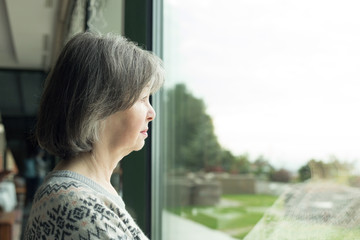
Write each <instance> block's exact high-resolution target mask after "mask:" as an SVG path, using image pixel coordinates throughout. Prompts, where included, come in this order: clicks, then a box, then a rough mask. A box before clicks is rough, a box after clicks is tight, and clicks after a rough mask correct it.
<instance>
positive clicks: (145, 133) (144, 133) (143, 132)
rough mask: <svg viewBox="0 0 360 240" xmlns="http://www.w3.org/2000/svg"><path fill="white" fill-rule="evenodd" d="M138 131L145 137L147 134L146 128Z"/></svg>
mask: <svg viewBox="0 0 360 240" xmlns="http://www.w3.org/2000/svg"><path fill="white" fill-rule="evenodd" d="M140 133H141V134H143V135H145V137H147V136H148V133H147V130H144V131H141V132H140Z"/></svg>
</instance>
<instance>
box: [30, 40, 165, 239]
mask: <svg viewBox="0 0 360 240" xmlns="http://www.w3.org/2000/svg"><path fill="white" fill-rule="evenodd" d="M162 83H163V68H162V64H161V60H159V58H157V57H156V56H154V55H153V54H151V53H150V52H147V51H145V50H142V49H140V48H139V47H138V46H136V45H135V44H134V43H132V42H130V41H128V40H126V39H124V38H122V37H120V36H115V35H106V36H102V35H98V34H94V33H81V34H78V35H76V36H75V37H73V38H72V39H71V40H70V41H69V42H68V43H67V44H66V46H65V47H64V49H63V50H62V52H61V53H60V55H59V58H58V60H57V62H56V65H55V66H54V68H53V70H52V71H51V73H50V74H49V76H48V78H47V80H46V82H45V89H44V92H43V95H42V98H41V102H40V110H39V116H38V123H37V128H36V138H37V140H38V142H39V144H40V146H41V147H42V148H44V149H45V150H47V151H48V152H50V153H52V154H54V155H56V156H58V157H59V158H60V159H61V161H60V162H59V164H58V165H57V166H56V167H55V169H54V170H53V171H52V172H51V173H49V175H48V176H47V177H46V179H45V181H44V183H43V185H42V186H41V187H40V188H39V189H38V191H37V193H36V195H35V198H34V202H33V205H32V209H31V213H30V216H29V219H28V222H27V226H26V230H25V235H24V236H25V239H136V240H142V239H148V238H147V237H146V236H145V235H144V233H143V232H142V231H141V230H140V228H139V227H138V226H137V225H136V223H135V222H134V220H133V219H132V218H131V216H130V215H129V213H128V212H127V211H126V210H125V205H124V202H123V201H122V199H121V197H120V196H119V195H118V193H117V192H116V190H115V189H114V188H113V186H112V185H111V183H110V177H111V174H112V172H113V170H114V168H115V167H116V165H117V164H118V163H119V161H120V160H121V159H122V158H123V157H124V156H126V155H128V154H129V153H131V152H132V151H137V150H140V149H141V148H142V147H143V146H144V141H145V139H146V138H147V136H148V127H149V123H150V122H151V121H152V120H154V118H155V111H154V109H153V108H152V106H151V105H150V102H149V97H150V95H151V94H152V93H153V92H155V91H156V90H158V89H159V88H160V87H161V85H162Z"/></svg>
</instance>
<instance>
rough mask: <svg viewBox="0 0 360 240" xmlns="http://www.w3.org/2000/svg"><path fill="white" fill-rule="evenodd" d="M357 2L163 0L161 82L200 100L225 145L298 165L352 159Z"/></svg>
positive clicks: (359, 121) (359, 59) (356, 148)
mask: <svg viewBox="0 0 360 240" xmlns="http://www.w3.org/2000/svg"><path fill="white" fill-rule="evenodd" d="M359 9H360V1H357V0H351V1H350V0H341V1H340V0H338V1H331V0H301V1H300V0H222V1H218V0H165V19H164V23H165V25H164V27H165V32H164V37H165V42H164V47H165V48H164V60H165V67H166V69H167V73H168V84H169V85H171V84H173V83H176V82H185V83H186V84H187V85H188V87H189V88H190V90H191V91H192V93H193V94H194V95H195V96H197V97H200V98H203V99H204V101H205V103H206V105H207V109H208V113H209V114H210V115H211V117H212V118H213V120H214V125H215V131H216V134H217V136H218V138H219V141H220V143H221V144H222V146H223V147H225V148H227V149H229V150H231V151H232V152H233V153H234V154H243V153H245V152H247V153H249V155H250V157H252V158H256V157H257V156H258V155H264V157H266V158H267V159H268V160H269V161H270V162H271V163H272V164H273V165H274V166H276V167H285V168H288V169H291V170H297V169H298V168H299V167H300V166H301V165H303V164H305V163H306V162H307V161H308V160H309V159H310V158H320V159H323V160H327V159H328V158H329V156H330V155H335V156H337V157H338V158H339V159H342V160H347V161H353V160H357V159H359V160H360V145H359V143H360V141H359V138H360V14H359V13H358V12H359Z"/></svg>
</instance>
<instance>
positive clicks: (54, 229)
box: [24, 171, 148, 240]
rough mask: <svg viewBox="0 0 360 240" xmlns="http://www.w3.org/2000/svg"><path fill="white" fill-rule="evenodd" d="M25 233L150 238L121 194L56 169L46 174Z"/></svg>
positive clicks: (40, 236) (84, 238) (33, 235)
mask: <svg viewBox="0 0 360 240" xmlns="http://www.w3.org/2000/svg"><path fill="white" fill-rule="evenodd" d="M24 237H25V240H30V239H31V240H32V239H73V240H77V239H80V240H90V239H116V240H148V238H147V237H146V236H145V235H144V233H143V232H142V231H141V230H140V228H139V227H138V226H137V225H136V224H135V222H134V220H133V219H132V218H131V216H130V215H129V213H128V212H127V211H126V210H125V204H124V202H123V201H122V199H121V197H120V196H116V195H113V194H110V193H109V192H107V191H106V190H105V189H104V188H103V187H101V186H100V185H99V184H97V183H96V182H94V181H92V180H91V179H89V178H86V177H85V176H82V175H80V174H77V173H75V172H71V171H53V172H51V173H50V174H49V175H48V176H47V177H46V178H45V181H44V184H43V185H42V186H41V187H40V188H39V189H38V191H37V193H36V195H35V198H34V202H33V205H32V209H31V213H30V216H29V219H28V222H27V226H26V230H25V235H24Z"/></svg>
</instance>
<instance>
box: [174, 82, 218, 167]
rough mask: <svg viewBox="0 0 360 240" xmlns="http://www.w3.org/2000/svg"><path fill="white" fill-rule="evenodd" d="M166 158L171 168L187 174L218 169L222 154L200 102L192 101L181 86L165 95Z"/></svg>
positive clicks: (204, 108) (191, 97)
mask: <svg viewBox="0 0 360 240" xmlns="http://www.w3.org/2000/svg"><path fill="white" fill-rule="evenodd" d="M167 97H168V102H167V107H168V109H167V113H169V115H168V121H167V122H168V123H169V124H170V126H168V128H167V129H168V130H169V131H168V134H169V137H168V139H169V140H171V139H173V142H171V143H170V145H171V147H170V149H169V151H168V152H169V157H171V158H172V159H173V160H174V166H173V167H175V168H183V169H186V170H191V171H198V170H201V169H207V168H213V167H215V166H219V165H221V163H222V162H221V159H222V157H223V156H224V153H223V150H222V148H221V146H220V144H219V142H218V140H217V137H216V135H215V133H214V126H213V122H212V119H211V117H210V116H209V115H208V114H207V113H206V107H205V104H204V102H203V100H201V99H199V98H196V97H194V96H193V95H192V94H191V93H190V92H189V91H188V90H187V88H186V86H185V85H184V84H177V85H176V86H175V87H174V88H173V89H170V90H169V91H168V95H167Z"/></svg>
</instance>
